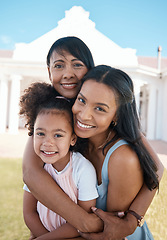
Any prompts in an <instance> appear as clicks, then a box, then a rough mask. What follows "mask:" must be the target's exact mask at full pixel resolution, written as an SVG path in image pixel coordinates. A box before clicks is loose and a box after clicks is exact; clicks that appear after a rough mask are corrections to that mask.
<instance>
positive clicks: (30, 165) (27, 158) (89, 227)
mask: <svg viewBox="0 0 167 240" xmlns="http://www.w3.org/2000/svg"><path fill="white" fill-rule="evenodd" d="M23 180H24V182H25V183H26V184H27V186H28V188H29V189H30V191H31V193H32V194H33V195H34V196H35V198H36V199H38V200H39V201H40V202H41V203H43V204H44V205H45V206H47V207H48V208H49V209H51V210H52V211H54V212H56V213H57V214H59V215H60V216H62V217H63V218H65V219H66V220H67V222H69V223H70V224H71V225H73V226H74V227H75V228H76V229H78V230H80V231H83V232H88V231H91V232H98V231H100V230H102V228H103V222H102V221H101V220H100V219H99V218H98V217H97V216H96V215H95V214H89V213H88V212H86V211H85V210H84V209H83V208H81V207H80V206H79V205H77V204H75V203H74V202H73V201H72V200H71V199H70V198H69V197H68V196H67V195H66V194H65V193H64V192H63V191H62V190H61V189H60V188H59V186H58V185H57V184H56V183H55V181H54V180H53V179H52V177H51V176H50V175H49V174H48V173H47V172H46V171H45V170H44V169H43V162H42V161H41V159H40V158H39V157H38V156H37V155H36V154H35V152H34V150H33V137H29V139H28V142H27V145H26V148H25V151H24V156H23ZM46 189H47V191H46ZM69 210H70V214H67V213H68V212H69Z"/></svg>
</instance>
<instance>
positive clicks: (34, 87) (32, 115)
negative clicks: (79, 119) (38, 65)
mask: <svg viewBox="0 0 167 240" xmlns="http://www.w3.org/2000/svg"><path fill="white" fill-rule="evenodd" d="M53 109H57V110H59V111H62V112H63V111H66V112H67V113H68V115H69V118H68V120H69V122H70V123H71V125H72V128H73V114H72V103H71V102H70V101H69V100H68V99H66V98H64V97H61V96H58V95H57V92H56V90H55V89H54V87H53V86H52V85H50V84H47V83H40V82H37V83H33V84H31V86H30V87H29V88H27V89H25V90H24V94H23V95H22V96H21V99H20V113H19V114H20V115H23V116H24V117H25V118H26V124H25V126H26V127H28V130H29V133H28V135H29V136H32V135H33V133H34V124H35V120H36V118H37V115H38V114H39V113H40V112H41V111H43V110H44V111H47V112H48V111H50V110H53Z"/></svg>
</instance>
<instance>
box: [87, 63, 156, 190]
mask: <svg viewBox="0 0 167 240" xmlns="http://www.w3.org/2000/svg"><path fill="white" fill-rule="evenodd" d="M92 79H93V80H95V81H96V82H99V83H103V84H105V85H107V86H108V87H109V88H110V89H112V91H114V94H115V99H116V104H117V112H116V119H117V124H116V125H115V126H114V125H113V123H112V122H111V124H110V128H111V129H113V128H114V130H115V132H116V135H115V137H114V138H113V139H112V141H114V140H116V139H119V138H121V139H124V140H125V141H127V142H128V143H129V145H130V146H131V147H132V149H133V150H134V151H135V152H136V153H137V155H138V158H139V161H140V164H141V167H142V169H143V175H144V182H145V183H146V185H147V187H148V188H149V189H150V190H152V189H154V188H156V187H158V186H159V183H158V178H157V174H156V171H157V166H156V164H155V162H154V160H153V159H152V157H151V155H150V154H149V152H148V151H147V149H146V148H145V146H144V144H143V142H142V139H141V131H140V121H139V117H138V113H137V109H136V102H135V97H134V90H133V82H132V80H131V78H130V77H129V76H128V75H127V74H126V73H125V72H123V71H121V70H119V69H115V68H112V67H110V66H106V65H100V66H97V67H95V68H93V69H92V70H90V71H89V72H88V73H87V74H86V75H85V76H84V78H83V82H82V84H83V83H84V82H85V81H88V80H92ZM112 141H110V142H109V143H108V144H110V143H111V142H112ZM108 144H107V145H108ZM107 145H106V146H107ZM106 146H105V147H106ZM103 150H104V149H103Z"/></svg>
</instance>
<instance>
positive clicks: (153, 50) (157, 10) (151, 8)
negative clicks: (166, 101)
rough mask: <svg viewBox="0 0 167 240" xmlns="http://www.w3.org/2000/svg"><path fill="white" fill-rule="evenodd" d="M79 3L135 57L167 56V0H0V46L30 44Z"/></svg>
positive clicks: (108, 34)
mask: <svg viewBox="0 0 167 240" xmlns="http://www.w3.org/2000/svg"><path fill="white" fill-rule="evenodd" d="M73 6H82V7H83V8H84V10H86V11H88V12H89V13H90V16H89V18H90V19H91V20H92V21H93V22H95V24H96V29H97V30H98V31H100V32H101V33H103V34H104V35H106V36H107V37H108V38H110V39H111V40H112V41H113V42H115V43H116V44H118V45H119V46H120V47H122V48H133V49H136V54H137V56H155V57H156V56H157V49H158V46H161V47H162V57H167V0H14V1H13V0H5V1H3V0H0V49H9V50H10V49H11V50H14V48H15V44H16V43H20V42H24V43H30V42H32V41H34V40H35V39H37V38H39V37H40V36H42V35H43V34H45V33H47V32H49V31H51V30H52V29H54V28H56V27H57V24H58V21H59V20H61V19H62V18H64V17H65V11H66V10H69V9H71V8H72V7H73Z"/></svg>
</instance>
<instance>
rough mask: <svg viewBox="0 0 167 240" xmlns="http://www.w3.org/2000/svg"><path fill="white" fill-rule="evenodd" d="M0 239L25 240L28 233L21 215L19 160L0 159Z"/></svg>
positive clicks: (20, 171)
mask: <svg viewBox="0 0 167 240" xmlns="http://www.w3.org/2000/svg"><path fill="white" fill-rule="evenodd" d="M0 178H1V179H0V189H1V190H0V192H1V197H0V206H1V211H0V239H1V240H8V239H10V240H26V239H28V236H29V232H28V230H27V228H26V226H25V224H24V221H23V215H22V195H23V190H22V187H23V182H22V170H21V159H0Z"/></svg>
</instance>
